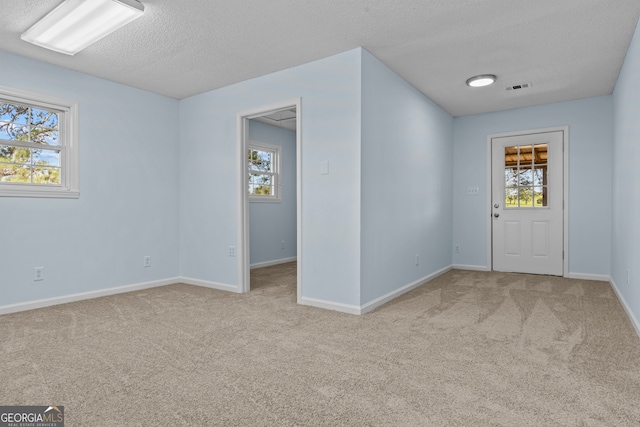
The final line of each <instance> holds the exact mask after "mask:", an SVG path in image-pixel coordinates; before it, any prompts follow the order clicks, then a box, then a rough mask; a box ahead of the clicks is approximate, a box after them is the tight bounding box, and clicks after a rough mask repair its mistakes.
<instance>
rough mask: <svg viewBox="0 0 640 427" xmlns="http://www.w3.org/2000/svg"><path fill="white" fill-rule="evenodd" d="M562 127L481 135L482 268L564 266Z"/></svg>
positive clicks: (555, 271) (558, 271) (559, 271)
mask: <svg viewBox="0 0 640 427" xmlns="http://www.w3.org/2000/svg"><path fill="white" fill-rule="evenodd" d="M567 140H568V127H566V126H565V127H555V128H545V129H536V130H530V131H521V132H508V133H500V134H492V135H488V136H487V153H488V156H487V162H488V163H487V188H488V189H489V190H488V191H487V206H488V210H487V212H488V215H487V259H488V263H487V268H488V269H489V270H495V271H504V272H514V273H529V274H545V275H554V276H565V275H566V274H567V271H568V249H567V246H568V227H567V225H568V224H567V221H568V205H567V203H566V200H567V199H568V185H567V178H568V177H567V172H568V167H567V164H568V150H567V148H566V147H567Z"/></svg>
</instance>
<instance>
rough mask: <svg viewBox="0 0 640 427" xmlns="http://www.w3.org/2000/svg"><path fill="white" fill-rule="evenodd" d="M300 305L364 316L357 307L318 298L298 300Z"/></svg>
mask: <svg viewBox="0 0 640 427" xmlns="http://www.w3.org/2000/svg"><path fill="white" fill-rule="evenodd" d="M298 304H300V305H308V306H311V307H317V308H324V309H325V310H333V311H339V312H341V313H347V314H362V310H361V308H360V307H358V306H357V305H351V304H343V303H340V302H333V301H326V300H322V299H317V298H309V297H302V298H299V299H298Z"/></svg>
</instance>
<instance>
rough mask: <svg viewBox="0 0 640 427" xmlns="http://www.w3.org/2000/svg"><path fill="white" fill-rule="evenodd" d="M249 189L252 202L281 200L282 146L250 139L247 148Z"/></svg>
mask: <svg viewBox="0 0 640 427" xmlns="http://www.w3.org/2000/svg"><path fill="white" fill-rule="evenodd" d="M247 166H248V171H247V172H248V191H249V200H250V201H252V202H279V201H280V147H278V146H275V145H270V144H264V143H261V142H255V141H250V142H249V147H248V150H247Z"/></svg>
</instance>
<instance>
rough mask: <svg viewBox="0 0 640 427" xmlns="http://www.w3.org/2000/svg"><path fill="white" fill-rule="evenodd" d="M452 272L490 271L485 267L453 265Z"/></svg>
mask: <svg viewBox="0 0 640 427" xmlns="http://www.w3.org/2000/svg"><path fill="white" fill-rule="evenodd" d="M453 269H454V270H470V271H491V269H490V268H489V267H487V266H486V265H465V264H453Z"/></svg>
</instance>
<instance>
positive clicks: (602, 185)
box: [453, 96, 613, 276]
mask: <svg viewBox="0 0 640 427" xmlns="http://www.w3.org/2000/svg"><path fill="white" fill-rule="evenodd" d="M612 107H613V100H612V97H611V96H603V97H596V98H588V99H582V100H577V101H570V102H562V103H557V104H548V105H541V106H536V107H529V108H520V109H514V110H507V111H499V112H495V113H489V114H478V115H472V116H464V117H456V118H455V119H454V120H453V159H454V161H453V244H454V245H455V244H459V245H460V248H461V252H460V253H454V254H453V263H454V264H459V265H470V266H486V265H487V253H486V252H487V238H486V237H487V232H486V230H487V223H486V221H487V215H488V212H489V209H488V207H487V206H486V194H487V188H486V174H487V135H488V134H491V133H499V132H509V131H519V130H528V129H536V128H545V127H552V126H564V125H568V126H569V153H570V154H569V272H570V273H578V274H594V275H604V276H608V275H609V263H610V256H611V244H610V237H609V236H610V233H611V180H612V143H613V141H612V138H613V108H612ZM467 187H479V188H480V194H479V195H473V196H470V195H467Z"/></svg>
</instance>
